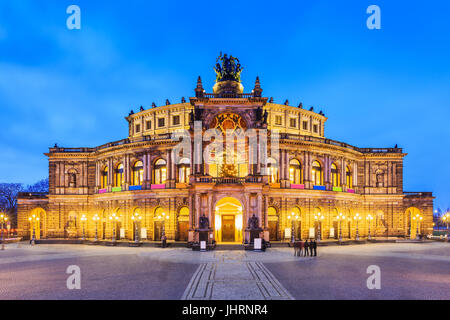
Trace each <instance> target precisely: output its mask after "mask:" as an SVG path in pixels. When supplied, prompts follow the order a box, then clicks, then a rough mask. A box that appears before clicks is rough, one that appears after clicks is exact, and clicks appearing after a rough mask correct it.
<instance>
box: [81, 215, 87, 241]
mask: <svg viewBox="0 0 450 320" xmlns="http://www.w3.org/2000/svg"><path fill="white" fill-rule="evenodd" d="M80 220H81V227H82V228H83V236H82V237H81V240H82V241H84V240H86V233H85V226H86V221H87V218H86V215H85V214H83V215H82V216H81V218H80Z"/></svg>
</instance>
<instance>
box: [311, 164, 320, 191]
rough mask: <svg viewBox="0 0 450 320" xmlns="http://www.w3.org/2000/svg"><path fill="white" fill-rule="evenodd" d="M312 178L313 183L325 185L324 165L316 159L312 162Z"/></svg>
mask: <svg viewBox="0 0 450 320" xmlns="http://www.w3.org/2000/svg"><path fill="white" fill-rule="evenodd" d="M311 179H312V183H313V185H316V186H321V185H323V175H322V166H321V165H320V163H319V161H314V162H313V163H312V168H311Z"/></svg>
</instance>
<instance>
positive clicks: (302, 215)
mask: <svg viewBox="0 0 450 320" xmlns="http://www.w3.org/2000/svg"><path fill="white" fill-rule="evenodd" d="M261 92H262V89H261V88H260V86H259V79H257V82H256V84H255V89H254V90H253V92H252V93H250V94H243V93H229V92H228V93H227V94H220V93H212V94H207V93H205V92H204V90H203V87H202V83H201V80H200V79H199V81H198V83H197V88H196V96H195V97H192V98H190V99H189V102H186V101H185V99H184V98H183V99H182V102H181V103H178V104H170V103H169V102H167V103H168V104H166V105H165V106H159V107H156V106H155V107H153V108H151V109H148V110H141V111H140V112H138V113H130V115H129V116H128V117H126V120H127V121H128V125H129V137H128V138H126V139H124V140H121V141H117V142H111V143H107V144H105V145H102V146H99V147H96V148H61V147H58V146H55V147H53V148H50V149H49V152H48V153H46V155H47V157H48V159H49V193H48V194H36V193H31V194H21V195H20V197H19V200H18V203H19V209H18V228H19V233H20V234H21V236H24V237H30V235H31V230H32V229H33V225H34V228H35V232H36V236H37V237H40V238H75V237H77V238H78V237H81V236H82V233H83V229H84V230H85V233H86V236H87V237H88V238H93V237H94V236H95V233H96V232H97V234H98V238H99V239H111V237H112V236H113V233H114V234H115V236H116V238H117V239H120V238H126V239H130V240H131V239H134V236H135V231H136V230H137V232H138V234H139V236H140V237H141V238H144V239H148V240H159V239H160V237H161V234H162V232H163V229H164V231H165V235H166V236H167V238H168V239H171V240H178V241H189V242H196V241H198V240H199V239H198V232H197V229H198V228H199V219H200V217H201V216H202V215H205V216H206V217H208V218H209V222H210V227H211V229H212V230H213V231H212V232H211V237H212V238H210V239H211V240H212V239H215V240H216V241H222V239H221V237H222V238H223V237H224V233H225V232H226V231H225V229H223V228H228V227H230V228H233V227H234V228H235V230H237V232H240V233H241V237H236V238H234V240H235V241H237V239H240V240H239V241H247V242H248V241H249V240H250V239H249V235H248V232H246V228H247V221H248V219H249V218H250V217H252V216H253V215H255V216H256V217H257V218H258V223H259V225H260V227H261V229H262V233H261V236H263V237H264V238H265V240H267V241H277V240H285V239H287V238H289V237H290V234H291V233H292V231H294V234H295V237H296V238H300V237H301V238H303V239H304V238H308V237H319V236H320V237H321V238H323V239H325V238H337V237H338V234H339V233H340V234H342V237H343V238H352V239H353V238H355V237H356V233H357V229H358V233H359V236H360V237H361V238H365V237H367V236H368V234H369V227H370V232H371V236H388V235H390V236H405V237H413V238H414V237H415V236H416V232H417V230H419V232H420V233H421V234H427V233H431V231H432V222H433V219H432V215H433V213H432V212H433V196H432V194H431V193H427V192H418V193H406V192H404V191H403V158H404V156H405V155H406V154H405V153H403V151H402V149H401V148H397V147H395V148H382V149H375V148H358V147H354V146H351V145H348V144H346V143H342V142H338V141H334V140H330V139H327V138H325V136H324V134H325V128H324V127H325V122H326V120H327V118H326V117H325V116H324V114H323V113H322V112H319V113H316V112H314V110H312V109H311V110H305V109H303V108H302V106H301V105H300V106H298V107H293V106H290V105H289V104H288V102H287V101H286V103H285V104H277V103H274V102H273V99H270V100H269V99H268V98H264V97H262V96H261ZM195 121H197V123H200V127H199V128H197V129H199V130H200V133H201V134H203V135H204V132H205V130H207V129H210V128H221V129H224V128H232V129H233V130H235V129H236V128H238V127H239V128H240V129H242V130H244V131H245V130H254V132H256V133H257V140H256V142H257V143H256V144H252V143H246V144H244V145H243V148H242V150H240V151H242V152H244V153H245V155H246V156H244V157H243V158H244V159H246V162H244V163H239V164H236V166H235V165H234V164H233V165H232V166H231V167H229V168H228V169H229V170H231V172H232V173H233V170H237V171H236V172H234V175H233V174H231V175H230V174H225V173H224V172H225V171H224V170H225V167H224V165H220V163H219V162H217V164H208V163H206V164H205V163H204V162H202V163H201V164H197V163H196V161H195V160H196V159H195V157H196V152H195V150H196V145H195V138H196V136H195V135H196V133H195V132H196V131H195V126H196V125H195V123H196V122H195ZM180 130H184V132H185V133H187V135H188V136H189V137H190V142H189V146H190V147H191V148H192V149H191V150H193V152H191V153H190V154H189V155H184V157H185V158H186V161H185V163H184V166H183V164H182V163H181V162H176V160H175V159H176V157H175V153H176V152H174V150H176V149H175V146H176V145H177V144H178V141H175V140H174V139H172V138H171V136H172V134H174V133H176V132H180ZM266 132H267V133H268V134H266ZM262 133H264V135H265V136H264V135H263V134H262ZM276 134H279V140H277V141H276V140H273V139H272V138H273V137H274V136H275V135H276ZM262 140H267V147H266V150H264V147H261V146H262V145H263V142H264V143H265V141H262ZM209 144H210V141H206V140H205V139H203V141H201V142H200V146H201V152H202V153H203V151H204V150H205V149H206V148H207V147H208V145H209ZM251 152H253V153H254V154H255V155H256V159H257V161H256V163H249V158H250V156H248V155H249V154H251ZM268 157H271V158H272V159H274V160H273V161H274V162H273V163H271V162H270V161H269V160H267V159H268ZM160 160H162V161H160ZM161 163H162V164H161ZM317 166H318V167H317ZM318 168H319V169H318ZM224 199H225V200H226V201H225V200H224ZM227 199H231V200H230V201H228V200H227ZM224 201H225V203H224V204H223V205H224V206H223V207H222V202H224ZM221 208H224V209H223V210H225V211H226V210H228V211H226V212H227V213H226V214H223V215H224V216H230V219H233V220H232V221H234V222H233V223H234V224H235V225H234V226H232V225H231V226H230V225H227V224H226V220H221V219H218V218H217V217H216V215H219V213H220V210H222V209H221ZM233 208H236V209H235V210H236V211H235V212H233V210H234V209H233ZM225 211H224V212H225ZM114 213H115V214H116V216H117V217H118V218H117V219H118V220H114V219H112V215H113V214H114ZM163 213H164V216H166V219H164V218H162V216H163ZM339 214H340V216H341V217H342V216H345V220H342V219H338V217H339ZM33 215H34V216H37V217H39V221H34V222H33V220H31V221H30V217H33ZM94 215H97V216H98V217H99V220H98V221H94V220H93V219H92V218H93V217H94ZM83 216H84V217H86V220H85V221H82V219H81V217H83ZM132 216H139V217H140V220H138V221H139V222H138V225H136V224H135V223H136V222H135V221H136V220H132ZM368 217H372V218H373V220H368ZM292 218H293V219H292ZM359 218H361V219H359ZM293 221H294V222H293ZM319 221H320V222H319ZM418 221H420V222H418ZM136 227H137V228H136ZM236 228H237V229H236ZM222 229H223V230H222Z"/></svg>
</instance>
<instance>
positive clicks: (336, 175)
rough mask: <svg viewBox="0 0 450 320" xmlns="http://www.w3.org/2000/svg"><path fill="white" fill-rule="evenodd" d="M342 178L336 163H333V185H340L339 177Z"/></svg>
mask: <svg viewBox="0 0 450 320" xmlns="http://www.w3.org/2000/svg"><path fill="white" fill-rule="evenodd" d="M339 178H340V174H339V170H338V168H337V166H336V164H335V163H332V164H331V183H332V184H333V187H339V184H340V183H339V180H340V179H339Z"/></svg>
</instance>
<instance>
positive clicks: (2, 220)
mask: <svg viewBox="0 0 450 320" xmlns="http://www.w3.org/2000/svg"><path fill="white" fill-rule="evenodd" d="M7 221H8V217H7V216H6V215H5V214H4V213H2V214H0V227H1V228H2V250H5V243H4V242H5V241H4V240H5V239H4V228H5V226H6V222H7Z"/></svg>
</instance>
